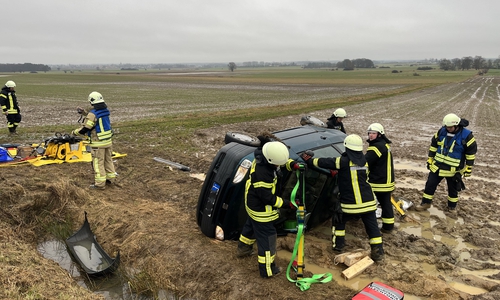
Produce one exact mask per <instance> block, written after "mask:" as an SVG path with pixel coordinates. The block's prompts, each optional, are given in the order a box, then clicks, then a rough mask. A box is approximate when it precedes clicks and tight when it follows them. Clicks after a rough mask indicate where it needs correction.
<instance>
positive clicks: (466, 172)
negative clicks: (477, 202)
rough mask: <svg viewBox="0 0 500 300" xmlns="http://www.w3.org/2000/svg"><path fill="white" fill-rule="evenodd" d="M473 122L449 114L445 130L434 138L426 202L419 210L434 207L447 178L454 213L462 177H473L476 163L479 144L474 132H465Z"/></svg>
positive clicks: (444, 125) (425, 192) (445, 122)
mask: <svg viewBox="0 0 500 300" xmlns="http://www.w3.org/2000/svg"><path fill="white" fill-rule="evenodd" d="M468 125H469V121H467V120H466V119H461V118H460V117H458V116H457V115H456V114H447V115H446V116H444V118H443V126H442V127H441V128H440V129H439V130H438V131H437V132H436V133H435V134H434V135H433V136H432V139H431V145H430V147H429V158H428V159H427V169H429V176H428V178H427V182H426V183H425V189H424V194H423V196H422V202H421V203H420V205H418V206H417V207H415V209H416V210H417V211H425V210H427V209H429V208H430V207H431V204H432V199H433V198H434V193H435V191H436V188H437V186H438V185H439V183H440V182H441V180H442V179H443V178H446V183H447V185H448V206H447V210H448V211H454V210H455V209H456V207H457V203H458V192H459V191H460V190H461V185H462V176H464V177H469V176H470V175H471V172H472V166H473V165H474V160H475V159H476V152H477V144H476V139H475V138H474V135H473V134H472V131H470V130H469V129H467V128H465V127H467V126H468Z"/></svg>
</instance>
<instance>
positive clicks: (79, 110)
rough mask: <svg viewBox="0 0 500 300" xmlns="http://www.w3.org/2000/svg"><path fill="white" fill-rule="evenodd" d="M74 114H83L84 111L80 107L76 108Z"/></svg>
mask: <svg viewBox="0 0 500 300" xmlns="http://www.w3.org/2000/svg"><path fill="white" fill-rule="evenodd" d="M76 112H77V113H79V114H83V113H84V112H85V110H84V109H83V108H81V107H77V108H76Z"/></svg>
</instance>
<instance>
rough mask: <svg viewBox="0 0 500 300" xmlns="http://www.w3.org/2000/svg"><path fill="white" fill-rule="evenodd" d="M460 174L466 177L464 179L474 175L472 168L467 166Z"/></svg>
mask: <svg viewBox="0 0 500 300" xmlns="http://www.w3.org/2000/svg"><path fill="white" fill-rule="evenodd" d="M460 173H461V174H462V175H464V177H470V175H471V173H472V166H465V168H463V169H462V170H461V171H460Z"/></svg>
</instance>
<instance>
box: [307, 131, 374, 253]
mask: <svg viewBox="0 0 500 300" xmlns="http://www.w3.org/2000/svg"><path fill="white" fill-rule="evenodd" d="M344 146H345V152H344V153H342V155H341V156H340V157H325V158H313V156H314V152H312V151H310V150H308V151H306V152H305V153H303V154H302V158H303V159H304V160H305V161H306V163H307V165H308V166H314V167H320V168H325V169H330V170H338V174H337V175H336V176H338V185H339V191H340V199H339V200H340V205H341V207H342V212H343V213H342V217H341V218H340V220H338V221H336V222H332V223H333V224H332V247H333V250H334V251H337V252H342V251H343V249H344V247H345V227H346V222H348V221H349V220H355V219H358V218H361V220H362V221H363V224H364V225H365V230H366V233H367V234H368V237H369V239H370V247H371V254H370V257H371V258H372V259H373V260H374V261H381V260H382V259H383V258H384V249H383V245H382V234H381V233H380V229H379V228H378V223H377V216H376V214H375V211H376V210H377V201H376V200H375V195H374V194H373V191H372V188H371V186H370V184H368V182H367V172H368V163H367V161H366V158H365V156H364V154H363V140H362V139H361V137H360V136H358V135H356V134H351V135H348V136H347V137H346V138H345V140H344Z"/></svg>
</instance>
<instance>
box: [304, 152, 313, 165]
mask: <svg viewBox="0 0 500 300" xmlns="http://www.w3.org/2000/svg"><path fill="white" fill-rule="evenodd" d="M301 156H302V159H303V160H304V161H305V162H306V164H307V165H308V166H311V165H312V163H313V160H312V158H313V156H314V152H313V151H312V150H306V151H305V152H304V153H302V155H301Z"/></svg>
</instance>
